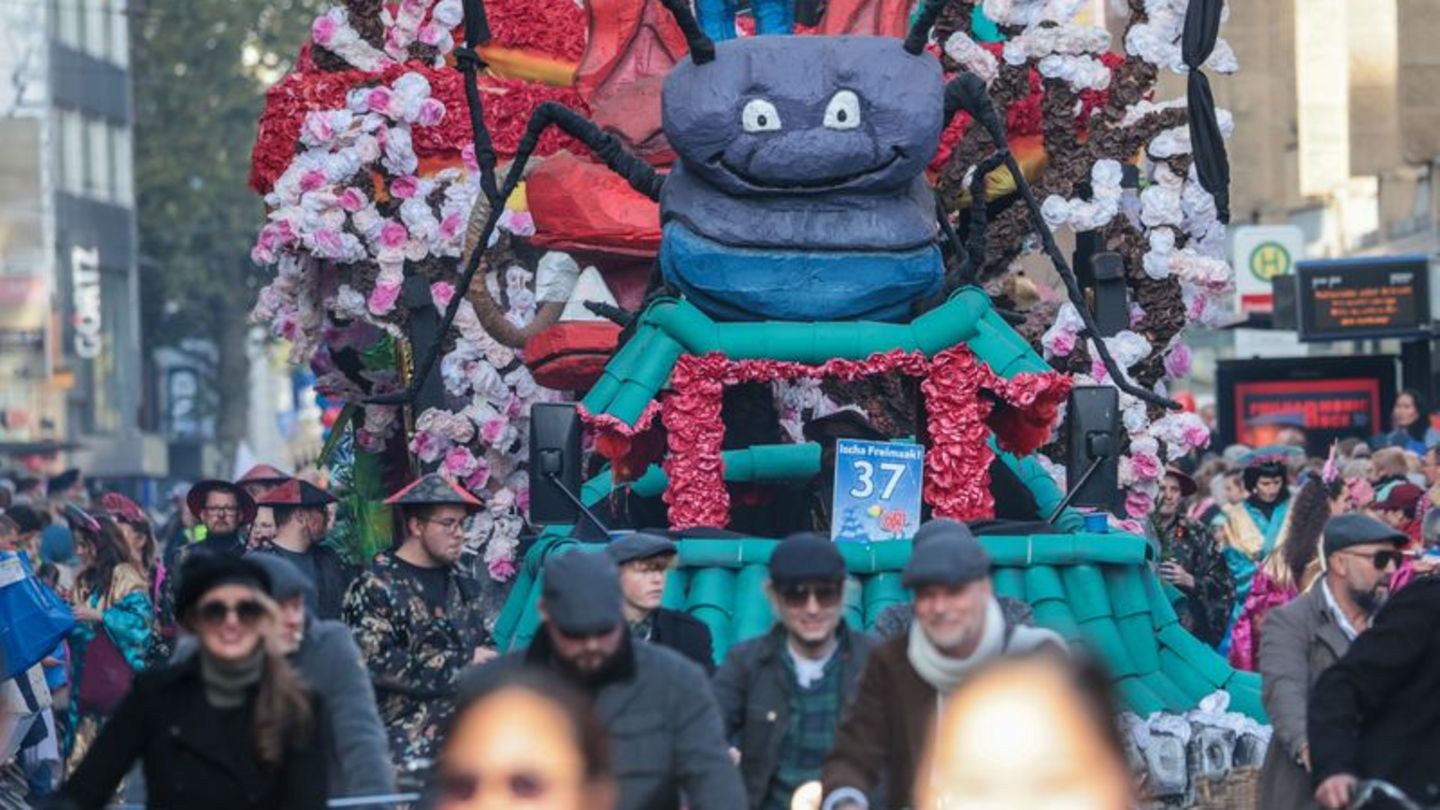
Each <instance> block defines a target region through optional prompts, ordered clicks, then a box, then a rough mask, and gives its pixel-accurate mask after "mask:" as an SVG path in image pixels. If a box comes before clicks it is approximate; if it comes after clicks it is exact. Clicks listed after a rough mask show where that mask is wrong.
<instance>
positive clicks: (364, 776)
mask: <svg viewBox="0 0 1440 810" xmlns="http://www.w3.org/2000/svg"><path fill="white" fill-rule="evenodd" d="M198 648H199V644H198V643H197V642H196V640H195V637H194V636H185V637H184V638H182V639H180V641H179V643H177V644H176V646H175V653H174V656H173V658H172V660H173V661H175V662H177V663H178V662H182V661H188V660H189V659H190V658H191V657H192V656H194V655H195V652H196V650H197V649H198ZM290 663H291V664H292V665H294V667H295V669H296V670H297V671H299V673H300V677H302V678H304V679H305V682H306V683H307V684H309V685H310V687H311V688H312V689H314V690H315V693H316V694H317V695H319V697H320V699H321V700H322V701H323V702H324V704H325V708H326V712H325V723H324V726H323V727H322V728H321V729H320V744H321V747H322V748H324V750H325V765H326V775H327V776H326V780H327V782H328V784H329V786H330V791H329V792H330V795H331V796H337V797H344V796H386V795H390V794H393V793H394V792H395V768H394V765H393V764H392V761H391V759H390V741H389V739H388V738H387V737H386V734H385V724H383V723H381V722H380V713H379V711H378V710H377V709H376V707H375V690H374V689H373V688H372V687H371V685H370V673H369V671H368V670H367V669H366V668H365V662H364V661H363V660H361V658H360V649H359V648H358V647H356V646H355V639H354V638H352V637H351V635H350V628H349V627H346V626H345V625H344V624H342V623H340V622H328V621H323V620H318V619H313V618H311V617H309V616H306V621H305V636H304V638H303V639H302V640H301V642H300V648H299V649H298V650H296V651H295V652H293V653H291V654H290Z"/></svg>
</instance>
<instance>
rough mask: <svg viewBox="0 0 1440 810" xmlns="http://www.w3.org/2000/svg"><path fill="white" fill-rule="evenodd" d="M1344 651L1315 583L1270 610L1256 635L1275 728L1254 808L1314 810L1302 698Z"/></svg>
mask: <svg viewBox="0 0 1440 810" xmlns="http://www.w3.org/2000/svg"><path fill="white" fill-rule="evenodd" d="M1348 649H1350V639H1348V638H1346V637H1345V633H1344V631H1342V630H1341V629H1340V625H1339V624H1337V623H1336V622H1335V617H1334V616H1333V615H1331V613H1330V609H1329V606H1328V605H1327V604H1326V603H1325V593H1324V591H1322V590H1321V588H1320V583H1318V582H1317V583H1316V584H1315V587H1313V588H1311V589H1310V590H1309V591H1307V592H1306V593H1304V594H1301V595H1300V596H1298V597H1296V598H1295V599H1294V600H1292V601H1291V602H1290V603H1289V604H1287V605H1283V606H1281V607H1278V608H1275V609H1274V610H1271V611H1270V612H1269V614H1268V615H1267V616H1266V617H1265V624H1264V626H1263V627H1262V629H1261V632H1260V656H1259V663H1260V677H1261V684H1262V689H1263V691H1262V694H1261V696H1262V698H1263V700H1264V702H1265V713H1266V714H1268V715H1269V716H1270V723H1271V724H1272V725H1273V726H1274V728H1275V736H1274V738H1273V739H1272V740H1271V741H1270V749H1269V750H1268V751H1266V753H1265V765H1264V767H1263V768H1262V769H1261V771H1260V806H1261V807H1264V808H1266V810H1270V808H1274V810H1300V808H1306V809H1307V810H1308V809H1309V808H1315V807H1318V806H1319V805H1318V804H1317V803H1316V801H1315V794H1314V791H1313V790H1312V789H1311V787H1310V774H1309V772H1307V771H1306V770H1305V767H1304V766H1303V765H1302V764H1300V751H1301V749H1302V748H1303V747H1304V746H1305V739H1306V737H1305V733H1306V732H1305V725H1306V722H1307V720H1306V718H1307V716H1308V714H1307V700H1308V698H1309V697H1310V693H1311V691H1312V690H1313V689H1314V688H1315V682H1316V681H1317V680H1319V679H1320V674H1321V673H1323V672H1324V671H1325V670H1327V669H1329V668H1330V667H1332V666H1334V664H1335V662H1336V661H1338V660H1340V656H1342V655H1344V654H1345V651H1346V650H1348Z"/></svg>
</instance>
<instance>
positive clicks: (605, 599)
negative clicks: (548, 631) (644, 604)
mask: <svg viewBox="0 0 1440 810" xmlns="http://www.w3.org/2000/svg"><path fill="white" fill-rule="evenodd" d="M544 576H545V586H544V588H543V589H542V590H541V593H540V602H541V604H542V605H543V606H544V608H545V617H546V619H547V620H548V621H549V622H550V623H551V624H553V625H555V627H556V629H558V630H559V631H560V632H562V633H564V634H565V635H567V636H594V635H599V634H601V633H607V632H609V631H611V630H613V629H615V627H616V626H618V625H619V624H620V622H621V621H622V620H623V616H622V614H621V613H620V572H619V571H618V570H617V569H616V568H615V564H614V563H613V562H611V561H610V558H609V557H607V556H605V555H604V554H593V553H590V552H587V551H579V550H576V551H571V552H569V553H566V554H557V555H555V556H553V557H551V558H549V559H548V560H546V561H545V570H544Z"/></svg>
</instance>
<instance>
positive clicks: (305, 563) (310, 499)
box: [251, 478, 357, 619]
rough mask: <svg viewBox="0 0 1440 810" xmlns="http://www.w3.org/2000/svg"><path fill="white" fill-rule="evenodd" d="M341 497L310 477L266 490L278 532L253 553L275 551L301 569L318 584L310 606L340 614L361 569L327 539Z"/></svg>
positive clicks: (325, 615)
mask: <svg viewBox="0 0 1440 810" xmlns="http://www.w3.org/2000/svg"><path fill="white" fill-rule="evenodd" d="M334 502H335V497H334V496H333V495H331V494H330V493H328V492H326V491H325V490H323V489H321V488H319V487H317V486H315V485H314V484H312V483H310V482H309V481H302V480H300V479H299V478H291V479H290V480H289V481H286V482H285V483H283V484H281V485H279V486H277V487H275V488H274V489H272V490H270V491H269V492H267V493H265V495H263V496H262V497H261V498H260V500H259V501H257V504H258V505H259V506H268V507H270V510H271V511H272V512H273V513H274V515H275V536H274V537H273V538H271V539H269V540H265V541H262V542H261V543H260V544H259V545H257V546H256V547H255V548H254V549H253V550H252V552H251V553H254V554H274V555H277V556H279V557H282V558H284V559H285V560H286V561H287V562H289V563H290V564H291V565H293V566H295V567H296V568H298V569H300V572H301V573H302V574H304V575H305V578H306V579H308V580H310V583H311V584H312V585H314V586H315V587H314V588H313V589H311V590H309V591H306V593H305V599H306V603H307V607H308V608H309V609H310V612H311V613H313V614H314V615H315V616H318V617H319V618H321V619H339V618H340V603H341V601H342V600H343V599H344V598H345V589H346V588H348V587H350V581H351V580H353V579H355V575H356V573H357V571H356V570H355V569H354V568H353V567H351V566H350V565H347V564H346V563H345V561H344V560H342V559H341V558H340V554H339V553H338V552H336V551H335V549H333V548H331V547H330V546H329V545H326V543H325V533H326V530H327V529H328V528H329V526H330V510H329V506H330V504H332V503H334Z"/></svg>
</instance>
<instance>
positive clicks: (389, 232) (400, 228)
mask: <svg viewBox="0 0 1440 810" xmlns="http://www.w3.org/2000/svg"><path fill="white" fill-rule="evenodd" d="M409 239H410V232H409V231H407V230H405V226H404V225H401V224H400V223H398V222H396V221H395V220H393V219H392V220H390V221H389V222H386V223H385V225H384V226H383V227H382V228H380V246H381V247H386V248H391V249H399V248H403V247H405V242H406V241H407V240H409Z"/></svg>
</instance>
